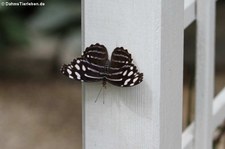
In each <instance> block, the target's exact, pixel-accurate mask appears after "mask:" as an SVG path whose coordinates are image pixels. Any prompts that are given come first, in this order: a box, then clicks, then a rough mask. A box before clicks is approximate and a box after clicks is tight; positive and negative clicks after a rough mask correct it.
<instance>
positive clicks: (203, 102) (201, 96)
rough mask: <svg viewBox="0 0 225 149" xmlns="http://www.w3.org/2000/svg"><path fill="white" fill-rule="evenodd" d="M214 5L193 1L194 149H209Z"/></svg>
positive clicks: (210, 145)
mask: <svg viewBox="0 0 225 149" xmlns="http://www.w3.org/2000/svg"><path fill="white" fill-rule="evenodd" d="M215 3H216V2H215V1H212V0H197V54H196V55H197V67H196V68H197V70H196V110H195V111H196V114H195V115H196V116H195V121H196V122H195V149H211V148H212V139H213V138H212V137H213V135H212V131H213V130H212V128H213V127H212V124H213V123H212V120H213V119H212V108H213V105H212V103H213V98H214V53H215V47H214V46H215V45H214V44H215V39H214V38H215Z"/></svg>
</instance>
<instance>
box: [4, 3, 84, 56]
mask: <svg viewBox="0 0 225 149" xmlns="http://www.w3.org/2000/svg"><path fill="white" fill-rule="evenodd" d="M20 1H24V2H39V3H40V2H44V3H45V6H11V7H9V6H8V7H6V6H0V55H4V53H8V52H10V51H11V50H17V49H20V47H23V46H24V45H25V46H26V45H29V31H30V30H32V29H33V30H35V31H38V32H41V33H43V34H44V35H46V36H59V37H60V38H62V37H66V36H67V34H68V33H70V32H71V31H72V30H77V29H79V30H80V26H81V2H80V0H64V1H62V0H48V1H47V0H35V1H34V0H20ZM1 2H2V1H1ZM5 2H6V1H5ZM8 2H9V1H8ZM10 2H19V1H18V0H11V1H10Z"/></svg>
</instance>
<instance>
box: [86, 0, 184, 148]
mask: <svg viewBox="0 0 225 149" xmlns="http://www.w3.org/2000/svg"><path fill="white" fill-rule="evenodd" d="M82 7H83V13H82V14H83V17H82V19H83V26H82V27H83V30H82V31H83V49H84V48H85V47H87V46H89V45H90V44H93V43H97V42H98V43H101V44H104V45H105V46H106V47H107V48H108V52H109V54H111V52H112V50H113V49H114V48H116V47H119V46H123V47H125V48H127V49H128V50H129V52H130V53H131V54H132V56H133V59H134V63H135V64H136V65H137V67H138V68H139V70H140V72H143V73H144V81H143V82H142V83H141V84H140V85H138V86H135V87H132V88H120V87H115V86H112V85H110V84H107V88H106V89H104V91H103V92H102V93H101V94H100V96H99V99H98V102H97V103H95V102H94V100H95V98H96V97H97V94H98V92H99V90H100V88H101V86H102V84H101V83H89V84H88V83H85V84H84V86H83V136H84V137H83V148H84V149H180V148H181V133H182V132H181V128H182V82H183V73H182V71H183V26H184V22H183V15H184V14H183V11H184V3H183V1H181V0H163V1H161V0H150V1H149V0H141V1H137V0H115V1H112V0H95V1H93V0H84V1H83V6H82ZM103 98H104V100H105V103H104V104H103V102H102V100H103Z"/></svg>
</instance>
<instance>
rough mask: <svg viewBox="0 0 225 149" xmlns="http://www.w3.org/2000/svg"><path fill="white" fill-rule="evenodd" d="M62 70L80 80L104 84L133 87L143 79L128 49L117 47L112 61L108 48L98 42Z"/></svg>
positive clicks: (70, 76)
mask: <svg viewBox="0 0 225 149" xmlns="http://www.w3.org/2000/svg"><path fill="white" fill-rule="evenodd" d="M61 72H62V74H64V75H65V76H67V77H69V78H71V79H75V80H79V81H84V82H95V81H103V86H105V85H106V82H109V83H111V84H113V85H115V86H120V87H131V86H134V85H137V84H139V83H141V82H142V80H143V73H139V72H138V70H137V67H136V66H135V65H134V64H133V63H132V58H131V54H130V53H129V52H128V51H127V50H125V49H124V48H123V47H118V48H115V49H114V51H113V53H112V56H111V61H110V60H109V59H108V52H107V49H106V48H105V46H103V45H100V44H98V43H97V44H95V45H91V46H90V47H87V48H86V49H85V51H84V52H83V55H82V56H81V57H80V58H77V59H74V60H73V61H72V62H71V64H68V65H65V64H64V65H63V66H62V68H61Z"/></svg>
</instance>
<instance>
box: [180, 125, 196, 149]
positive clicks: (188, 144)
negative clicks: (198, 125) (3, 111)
mask: <svg viewBox="0 0 225 149" xmlns="http://www.w3.org/2000/svg"><path fill="white" fill-rule="evenodd" d="M193 140H194V123H192V124H191V125H189V126H188V127H187V128H186V129H185V131H184V132H183V134H182V149H193V148H194V141H193Z"/></svg>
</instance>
